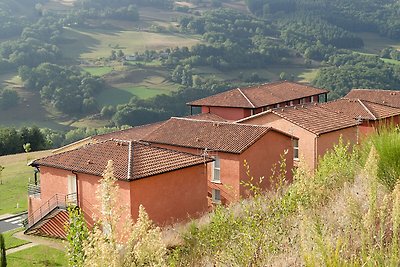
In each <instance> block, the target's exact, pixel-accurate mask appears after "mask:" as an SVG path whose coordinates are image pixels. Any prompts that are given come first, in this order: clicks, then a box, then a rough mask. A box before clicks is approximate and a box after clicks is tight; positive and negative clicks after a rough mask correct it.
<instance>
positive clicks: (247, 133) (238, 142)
mask: <svg viewBox="0 0 400 267" xmlns="http://www.w3.org/2000/svg"><path fill="white" fill-rule="evenodd" d="M269 130H270V128H268V127H263V126H253V125H241V124H236V123H229V122H215V121H201V120H193V119H186V118H171V119H169V120H168V121H167V122H166V123H164V124H163V125H161V126H160V127H159V128H158V129H157V130H155V131H153V132H152V133H151V134H150V135H148V136H147V137H146V138H144V141H147V142H150V143H156V144H169V145H176V146H182V147H191V148H199V149H205V148H207V149H210V150H213V151H221V152H228V153H236V154H240V153H242V152H243V151H244V150H245V149H247V148H248V147H249V146H251V145H252V144H253V143H255V142H256V141H257V140H258V139H259V138H261V137H262V136H263V135H264V134H266V133H267V132H268V131H269Z"/></svg>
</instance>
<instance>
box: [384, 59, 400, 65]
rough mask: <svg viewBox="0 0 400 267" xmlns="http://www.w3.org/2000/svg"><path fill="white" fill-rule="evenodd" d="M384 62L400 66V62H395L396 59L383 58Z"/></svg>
mask: <svg viewBox="0 0 400 267" xmlns="http://www.w3.org/2000/svg"><path fill="white" fill-rule="evenodd" d="M382 60H383V61H385V62H386V63H390V64H394V65H400V61H398V60H395V59H389V58H382Z"/></svg>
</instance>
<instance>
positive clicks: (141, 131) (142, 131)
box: [93, 113, 227, 141]
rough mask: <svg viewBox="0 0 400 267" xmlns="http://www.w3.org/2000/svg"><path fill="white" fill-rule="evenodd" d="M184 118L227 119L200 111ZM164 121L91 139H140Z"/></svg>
mask: <svg viewBox="0 0 400 267" xmlns="http://www.w3.org/2000/svg"><path fill="white" fill-rule="evenodd" d="M185 118H188V119H196V120H208V121H221V122H222V121H227V120H226V119H224V118H222V117H220V116H218V115H215V114H211V113H200V114H195V115H189V116H186V117H185ZM165 122H166V121H161V122H156V123H151V124H145V125H140V126H135V127H132V128H129V129H125V130H119V131H115V132H112V133H106V134H101V135H96V136H93V139H94V140H96V141H104V140H108V139H111V138H113V139H121V140H131V141H134V140H142V139H144V138H145V137H146V136H147V135H149V134H150V133H152V132H153V131H154V130H156V129H157V128H158V127H160V126H161V125H162V124H164V123H165Z"/></svg>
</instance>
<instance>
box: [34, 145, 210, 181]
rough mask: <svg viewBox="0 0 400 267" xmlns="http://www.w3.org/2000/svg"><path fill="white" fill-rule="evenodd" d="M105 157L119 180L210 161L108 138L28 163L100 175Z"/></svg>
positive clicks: (205, 158)
mask: <svg viewBox="0 0 400 267" xmlns="http://www.w3.org/2000/svg"><path fill="white" fill-rule="evenodd" d="M108 160H113V162H114V176H115V177H116V178H117V179H120V180H135V179H139V178H144V177H148V176H152V175H155V174H161V173H164V172H169V171H173V170H177V169H181V168H186V167H189V166H194V165H198V164H202V163H205V162H210V161H212V159H210V158H207V157H200V156H197V155H193V154H190V153H184V152H178V151H174V150H170V149H165V148H159V147H155V146H151V145H148V144H144V143H141V142H130V141H124V140H107V141H103V142H100V143H96V144H89V145H86V146H83V147H80V148H77V149H75V150H71V151H67V152H63V153H60V154H56V155H52V156H48V157H45V158H41V159H37V160H35V161H33V163H32V164H31V165H33V166H37V165H39V166H49V167H54V168H60V169H65V170H70V171H75V172H81V173H87V174H92V175H96V176H101V175H102V173H103V171H104V169H105V167H106V166H107V162H108Z"/></svg>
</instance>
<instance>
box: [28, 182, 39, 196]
mask: <svg viewBox="0 0 400 267" xmlns="http://www.w3.org/2000/svg"><path fill="white" fill-rule="evenodd" d="M28 196H30V197H40V184H33V183H29V184H28Z"/></svg>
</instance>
